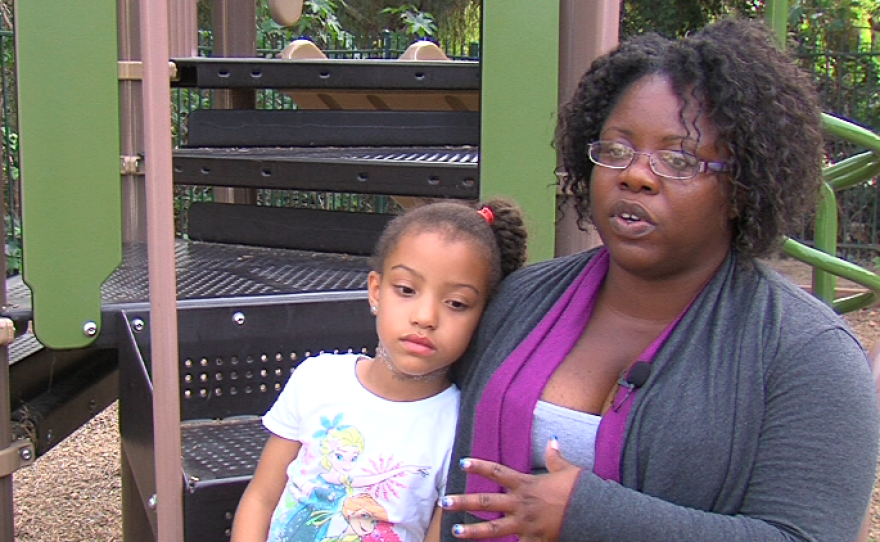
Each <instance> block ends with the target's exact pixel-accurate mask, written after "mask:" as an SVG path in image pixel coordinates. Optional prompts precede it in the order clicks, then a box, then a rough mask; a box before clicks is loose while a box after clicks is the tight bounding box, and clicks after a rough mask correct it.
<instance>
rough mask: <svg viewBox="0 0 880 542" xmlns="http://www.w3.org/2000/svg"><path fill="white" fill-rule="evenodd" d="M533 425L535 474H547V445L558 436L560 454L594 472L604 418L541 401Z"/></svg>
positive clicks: (533, 465)
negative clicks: (554, 436) (600, 423)
mask: <svg viewBox="0 0 880 542" xmlns="http://www.w3.org/2000/svg"><path fill="white" fill-rule="evenodd" d="M534 416H535V419H534V421H533V423H532V474H542V473H545V472H547V443H548V442H549V441H550V439H551V438H553V435H556V438H558V439H559V451H560V452H561V453H562V457H564V458H565V460H566V461H568V462H570V463H574V464H575V465H577V466H579V467H581V468H582V469H586V470H593V464H594V463H595V460H596V433H597V432H598V431H599V422H600V421H602V417H601V416H597V415H596V414H589V413H587V412H580V411H578V410H572V409H570V408H565V407H561V406H559V405H554V404H553V403H548V402H546V401H538V403H537V404H536V405H535V413H534Z"/></svg>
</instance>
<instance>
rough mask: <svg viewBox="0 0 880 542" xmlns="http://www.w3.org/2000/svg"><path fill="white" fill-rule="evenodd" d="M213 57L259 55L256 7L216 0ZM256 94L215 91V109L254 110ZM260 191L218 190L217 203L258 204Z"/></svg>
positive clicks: (247, 189)
mask: <svg viewBox="0 0 880 542" xmlns="http://www.w3.org/2000/svg"><path fill="white" fill-rule="evenodd" d="M211 17H212V23H213V27H214V51H213V53H212V54H213V56H215V57H218V58H248V57H254V56H256V54H257V23H256V17H257V13H256V6H255V4H254V3H253V2H242V1H241V0H214V3H213V7H212V12H211ZM255 105H256V94H255V93H254V91H253V90H251V89H232V90H215V91H214V102H213V107H214V108H215V109H253V108H254V107H255ZM256 199H257V197H256V191H255V190H253V189H249V188H222V187H215V188H214V201H216V202H219V203H256Z"/></svg>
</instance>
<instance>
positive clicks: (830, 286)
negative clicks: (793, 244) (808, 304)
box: [813, 183, 837, 305]
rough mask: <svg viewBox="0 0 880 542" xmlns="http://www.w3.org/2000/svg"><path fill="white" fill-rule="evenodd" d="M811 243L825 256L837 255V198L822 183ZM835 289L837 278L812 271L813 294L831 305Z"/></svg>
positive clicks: (825, 272)
mask: <svg viewBox="0 0 880 542" xmlns="http://www.w3.org/2000/svg"><path fill="white" fill-rule="evenodd" d="M813 242H814V243H815V245H816V248H817V249H818V250H821V251H822V252H824V253H825V254H837V198H836V197H835V195H834V190H832V189H831V187H830V186H828V185H827V184H825V183H822V191H821V196H820V201H819V207H818V209H817V210H816V229H815V232H814V234H813ZM836 289H837V277H835V276H834V275H833V274H831V273H829V272H827V271H823V270H822V269H821V268H815V269H813V294H814V295H815V296H816V297H818V298H819V299H821V300H822V301H824V302H825V303H827V304H829V305H831V304H833V303H834V296H835V292H836Z"/></svg>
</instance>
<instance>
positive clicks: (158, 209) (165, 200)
mask: <svg viewBox="0 0 880 542" xmlns="http://www.w3.org/2000/svg"><path fill="white" fill-rule="evenodd" d="M140 10H141V12H140V14H141V52H142V53H143V71H144V81H143V95H144V149H145V152H146V156H147V163H146V173H147V183H146V190H147V241H148V242H147V256H148V268H149V279H150V343H151V345H152V351H151V361H152V380H153V429H154V433H155V441H154V446H155V457H156V512H157V524H158V535H159V536H158V538H159V540H161V541H162V542H182V541H183V464H182V461H181V436H180V393H179V389H178V382H179V380H178V365H177V360H178V345H177V342H178V341H177V295H176V292H177V277H176V266H175V251H174V196H173V184H172V167H171V101H170V82H169V74H168V59H169V51H168V41H169V40H168V0H141V3H140Z"/></svg>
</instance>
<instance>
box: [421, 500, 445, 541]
mask: <svg viewBox="0 0 880 542" xmlns="http://www.w3.org/2000/svg"><path fill="white" fill-rule="evenodd" d="M442 517H443V509H442V508H440V507H439V506H438V507H436V508H434V515H432V516H431V524H430V525H429V526H428V532H427V534H425V542H440V519H441V518H442Z"/></svg>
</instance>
